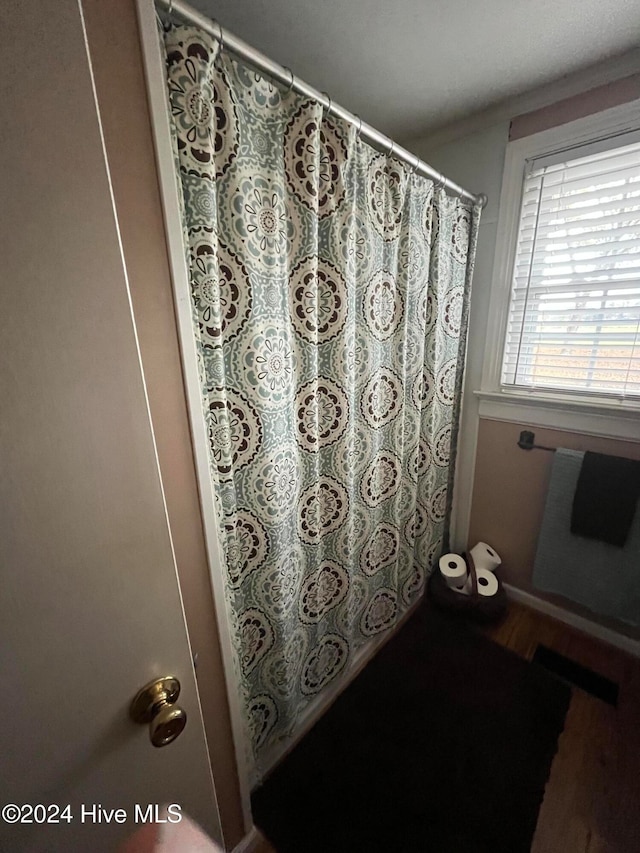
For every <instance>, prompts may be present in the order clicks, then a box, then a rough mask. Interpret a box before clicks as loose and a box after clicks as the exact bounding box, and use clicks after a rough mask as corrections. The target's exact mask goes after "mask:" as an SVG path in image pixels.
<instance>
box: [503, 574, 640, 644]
mask: <svg viewBox="0 0 640 853" xmlns="http://www.w3.org/2000/svg"><path fill="white" fill-rule="evenodd" d="M503 586H504V588H505V590H506V593H507V596H508V597H509V598H510V599H511V600H512V601H518V602H520V603H521V604H525V605H527V607H531V608H532V609H533V610H537V611H538V612H540V613H544V614H545V615H546V616H551V618H552V619H556V620H557V621H558V622H563V623H564V624H565V625H570V626H571V627H572V628H575V629H576V630H578V631H582V633H583V634H588V635H589V636H590V637H593V638H594V639H596V640H601V641H602V642H603V643H608V644H609V645H610V646H614V647H615V648H616V649H620V650H621V651H623V652H627V654H630V655H633V656H634V657H636V658H640V640H634V639H633V638H632V637H627V636H626V635H625V634H619V633H618V632H617V631H614V630H613V629H611V628H605V627H604V625H600V624H598V623H597V622H592V621H591V620H590V619H586V618H585V617H584V616H578V614H577V613H572V612H571V611H570V610H565V609H564V607H559V606H558V605H557V604H552V603H551V602H550V601H545V600H544V599H542V598H538V596H537V595H533V594H532V593H530V592H525V591H524V590H523V589H518V588H517V587H515V586H511V584H508V583H503Z"/></svg>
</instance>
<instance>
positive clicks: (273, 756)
mask: <svg viewBox="0 0 640 853" xmlns="http://www.w3.org/2000/svg"><path fill="white" fill-rule="evenodd" d="M422 601H423V597H422V596H421V597H420V598H419V599H418V601H416V602H415V603H414V604H412V605H411V607H410V608H409V610H407V612H406V613H404V614H403V615H402V618H401V619H400V620H399V621H398V622H397V624H396V625H394V627H393V628H392V629H391V630H390V631H388V632H387V633H386V634H383V635H382V636H380V637H376V638H375V639H374V640H372V641H371V642H369V643H367V644H366V645H364V646H362V647H361V648H360V649H358V651H357V652H356V653H355V655H354V656H353V659H352V661H351V664H350V666H349V667H348V668H347V669H346V670H345V671H344V672H343V673H342V675H341V676H340V677H339V678H338V680H337V681H335V682H334V684H332V686H331V687H330V688H329V689H328V690H325V691H324V692H323V693H322V694H321V695H320V696H318V697H317V698H316V699H314V700H313V701H312V702H311V703H310V704H309V705H308V706H307V707H306V708H305V710H304V712H303V714H302V715H301V716H300V718H299V719H298V722H297V724H296V728H295V731H294V732H293V733H292V734H291V735H290V736H289V737H288V738H287V739H284V740H282V741H280V742H279V743H275V744H274V745H273V747H272V748H271V749H270V750H269V751H268V752H267V753H266V754H265V756H264V761H263V765H262V772H263V778H265V777H266V776H268V775H269V773H270V772H271V771H272V770H273V769H274V768H275V767H276V765H277V764H279V763H280V762H281V761H282V759H283V758H284V757H285V756H286V755H288V753H290V752H291V750H292V749H293V748H294V747H295V746H296V744H297V743H299V741H300V740H301V739H302V738H303V737H304V736H305V735H306V734H307V733H308V732H309V731H310V730H311V729H312V728H313V726H314V725H315V724H316V723H317V722H318V720H319V719H320V718H321V717H322V716H323V715H324V714H325V713H326V712H327V710H328V709H329V708H330V707H331V705H333V703H334V702H335V701H336V699H337V698H338V697H339V696H340V694H341V693H343V692H344V691H345V690H346V689H347V687H348V686H349V685H350V684H351V682H352V681H354V680H355V678H356V677H357V676H358V675H359V674H360V673H361V672H362V670H363V669H364V668H365V666H366V665H367V664H368V663H369V662H370V661H371V660H372V659H373V658H374V657H375V655H376V654H377V653H378V652H379V651H380V649H381V648H382V647H383V646H385V645H386V644H387V643H388V642H389V641H390V640H391V639H392V638H393V637H394V636H395V635H396V634H397V633H398V631H399V630H400V629H401V628H402V626H403V625H404V624H405V622H406V621H407V620H408V619H410V618H411V616H412V615H413V614H414V613H415V611H416V610H417V608H418V607H419V606H420V604H421V603H422Z"/></svg>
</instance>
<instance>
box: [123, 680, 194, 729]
mask: <svg viewBox="0 0 640 853" xmlns="http://www.w3.org/2000/svg"><path fill="white" fill-rule="evenodd" d="M179 695H180V682H179V681H178V679H177V678H175V677H174V676H173V675H165V676H164V678H158V679H156V680H155V681H150V682H149V683H148V684H145V686H144V687H143V688H142V690H139V691H138V692H137V693H136V696H135V698H134V700H133V702H132V703H131V707H130V708H129V716H130V717H131V719H132V720H133V721H134V723H149V737H150V739H151V743H152V744H153V745H154V746H166V745H167V744H168V743H171V741H174V740H175V739H176V738H177V737H178V735H179V734H180V733H181V732H182V730H183V729H184V727H185V726H186V725H187V714H186V712H185V711H183V710H182V708H180V707H179V706H178V705H176V704H175V702H176V700H177V698H178V696H179Z"/></svg>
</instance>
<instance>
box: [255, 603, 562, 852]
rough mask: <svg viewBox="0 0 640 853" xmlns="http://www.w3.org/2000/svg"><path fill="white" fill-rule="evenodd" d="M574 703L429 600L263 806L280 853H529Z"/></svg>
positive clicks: (291, 759)
mask: <svg viewBox="0 0 640 853" xmlns="http://www.w3.org/2000/svg"><path fill="white" fill-rule="evenodd" d="M570 698H571V691H570V689H569V688H568V687H567V686H566V685H565V684H563V683H562V682H561V681H559V680H558V679H557V678H554V677H552V676H551V675H549V674H548V673H547V672H545V671H544V670H543V669H541V668H540V667H537V666H532V665H531V664H529V663H527V662H526V661H525V660H523V659H522V658H520V657H518V656H517V655H515V654H514V653H512V652H510V651H508V650H506V649H504V648H502V647H501V646H499V645H497V644H495V643H493V642H491V641H490V640H488V639H487V638H486V637H484V636H482V635H481V634H479V633H478V632H476V631H474V630H472V629H470V628H468V627H467V626H466V625H464V624H460V622H459V621H457V620H452V619H451V617H449V616H446V615H443V614H441V613H439V612H438V611H436V610H434V609H432V608H431V607H430V606H429V605H428V604H427V603H425V605H424V606H422V607H421V609H420V610H419V611H418V612H417V613H416V614H415V615H414V616H413V617H412V618H411V619H410V621H409V622H408V623H407V624H406V625H405V626H404V628H403V629H402V630H401V631H400V633H399V634H398V635H397V636H396V637H394V639H393V640H392V641H390V642H389V643H388V644H387V645H386V646H385V647H384V648H383V649H382V650H381V652H380V653H379V654H378V655H377V657H376V658H375V659H374V660H373V661H372V662H371V663H370V664H369V665H368V666H367V667H366V669H365V670H364V672H362V673H361V674H360V676H359V677H358V678H357V679H356V680H355V681H354V682H353V684H352V685H350V687H349V688H348V689H347V690H346V691H345V693H343V694H342V696H341V697H340V698H339V699H338V700H337V701H336V702H335V704H334V705H333V707H332V708H331V709H330V710H329V711H328V713H327V714H325V716H324V717H323V718H322V719H321V720H320V721H319V722H318V723H317V724H316V725H315V727H314V728H313V729H312V730H311V732H309V734H308V735H307V736H306V737H305V738H304V739H303V740H302V742H301V743H300V744H299V745H298V746H297V747H296V748H295V750H293V752H292V753H291V754H290V755H289V756H288V757H287V758H286V759H285V760H284V762H283V763H282V764H281V765H280V766H279V767H278V768H277V769H276V770H275V771H274V772H273V774H272V775H271V776H270V777H269V779H268V780H267V781H266V782H265V783H264V785H263V786H262V787H261V788H259V789H258V790H257V791H256V792H255V793H254V796H253V798H252V804H253V814H254V819H255V822H256V824H257V825H258V826H259V827H260V829H261V830H262V831H263V832H264V834H265V835H266V836H267V837H268V839H269V840H270V841H271V843H272V844H273V845H274V847H275V848H276V850H277V851H278V853H356V851H367V853H377V851H380V853H383V851H384V853H463V851H464V853H525V851H529V849H530V847H531V841H532V838H533V833H534V831H535V826H536V821H537V817H538V810H539V808H540V804H541V802H542V798H543V796H544V788H545V784H546V781H547V777H548V775H549V769H550V767H551V762H552V760H553V756H554V755H555V752H556V748H557V742H558V737H559V735H560V733H561V731H562V728H563V725H564V718H565V714H566V712H567V708H568V706H569V701H570Z"/></svg>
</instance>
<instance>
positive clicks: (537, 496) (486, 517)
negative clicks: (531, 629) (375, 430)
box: [469, 420, 640, 636]
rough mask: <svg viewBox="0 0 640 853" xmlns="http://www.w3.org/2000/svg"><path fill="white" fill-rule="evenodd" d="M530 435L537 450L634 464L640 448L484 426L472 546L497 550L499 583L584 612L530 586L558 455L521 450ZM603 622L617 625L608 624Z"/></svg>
mask: <svg viewBox="0 0 640 853" xmlns="http://www.w3.org/2000/svg"><path fill="white" fill-rule="evenodd" d="M525 429H526V430H530V431H532V432H534V433H535V437H536V438H535V441H536V444H542V445H545V446H546V447H567V448H570V449H572V450H593V451H595V452H597V453H609V454H612V455H616V456H626V457H628V458H629V459H640V444H639V443H636V442H631V441H617V440H614V439H610V438H600V437H596V436H589V435H576V434H575V433H570V432H563V431H560V430H552V429H543V428H542V427H531V426H528V425H527V424H515V423H504V422H502V421H489V420H481V421H480V427H479V432H478V452H477V456H476V473H475V481H474V487H473V501H472V511H471V524H470V527H469V545H471V546H473V545H475V543H476V542H479V541H482V542H488V543H489V544H491V545H493V546H494V547H495V549H496V551H497V552H498V553H499V554H500V556H501V557H502V561H503V565H502V567H501V569H500V577H501V578H502V579H503V580H504V581H506V582H507V583H510V584H513V586H516V587H518V588H519V589H523V590H525V591H528V592H535V594H536V595H537V596H539V597H541V598H546V599H548V600H550V601H554V602H555V603H557V604H560V605H561V606H570V608H571V609H572V610H576V611H577V612H583V611H582V610H581V609H580V608H579V607H578V606H577V605H576V606H574V605H573V604H571V605H567V602H566V601H565V600H564V599H560V598H559V597H556V596H551V595H545V594H543V593H540V592H538V591H537V590H535V591H534V590H533V587H532V584H531V575H532V571H533V562H534V558H535V553H536V544H537V540H538V534H539V532H540V526H541V524H542V515H543V512H544V504H545V498H546V494H547V486H548V484H549V477H550V476H551V465H552V462H553V454H552V453H548V452H547V451H544V450H521V449H520V448H519V447H518V445H517V441H518V436H519V435H520V432H521V430H525ZM590 618H593V616H592V615H591V616H590ZM598 621H602V622H603V624H607V625H612V624H613V623H611V622H609V621H608V620H598ZM615 627H616V630H625V632H626V633H630V634H631V635H633V636H640V631H633V630H628V631H627V630H626V628H625V629H623V628H622V626H621V625H620V624H619V623H616V626H615Z"/></svg>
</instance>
